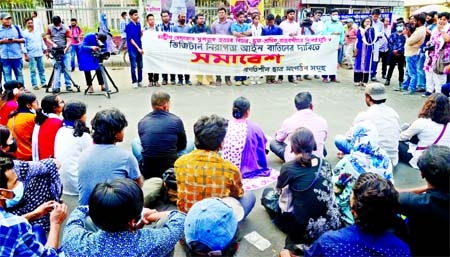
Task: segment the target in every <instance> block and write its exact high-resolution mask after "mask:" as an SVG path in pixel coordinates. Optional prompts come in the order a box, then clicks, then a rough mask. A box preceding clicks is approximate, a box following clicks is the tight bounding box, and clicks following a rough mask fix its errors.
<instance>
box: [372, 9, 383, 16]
mask: <svg viewBox="0 0 450 257" xmlns="http://www.w3.org/2000/svg"><path fill="white" fill-rule="evenodd" d="M371 14H372V15H374V14H376V15H380V14H381V11H380V9H373V10H372V12H371Z"/></svg>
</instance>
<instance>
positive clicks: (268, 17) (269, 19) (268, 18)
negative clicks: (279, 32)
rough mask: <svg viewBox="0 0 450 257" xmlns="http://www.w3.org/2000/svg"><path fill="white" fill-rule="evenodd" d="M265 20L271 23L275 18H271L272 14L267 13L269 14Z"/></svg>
mask: <svg viewBox="0 0 450 257" xmlns="http://www.w3.org/2000/svg"><path fill="white" fill-rule="evenodd" d="M266 20H268V21H273V20H275V17H274V16H273V14H271V13H269V14H268V15H267V16H266Z"/></svg>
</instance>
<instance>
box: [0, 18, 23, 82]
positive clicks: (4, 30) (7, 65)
mask: <svg viewBox="0 0 450 257" xmlns="http://www.w3.org/2000/svg"><path fill="white" fill-rule="evenodd" d="M1 18H2V20H3V24H2V26H1V27H0V55H1V57H2V64H3V73H4V75H5V81H10V80H11V79H12V72H14V76H15V77H16V80H18V81H20V82H22V83H23V74H22V68H23V62H22V47H21V44H22V43H25V39H24V38H23V37H22V33H21V32H20V28H19V27H17V26H16V25H13V24H12V22H11V15H9V14H7V13H4V14H2V16H1Z"/></svg>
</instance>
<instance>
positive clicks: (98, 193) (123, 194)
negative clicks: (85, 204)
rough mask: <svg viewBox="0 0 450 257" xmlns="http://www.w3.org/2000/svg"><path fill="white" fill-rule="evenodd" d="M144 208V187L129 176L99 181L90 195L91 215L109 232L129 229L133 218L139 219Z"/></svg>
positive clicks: (101, 227) (96, 223)
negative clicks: (110, 180) (128, 177)
mask: <svg viewBox="0 0 450 257" xmlns="http://www.w3.org/2000/svg"><path fill="white" fill-rule="evenodd" d="M143 208H144V195H143V193H142V189H141V188H140V187H139V185H138V184H137V183H136V182H135V181H133V180H131V179H127V178H124V179H116V180H113V181H112V182H105V183H99V184H97V185H96V186H95V187H94V190H93V191H92V193H91V195H90V196H89V215H90V216H91V218H92V221H93V222H94V224H95V225H96V226H98V227H99V228H100V229H102V230H104V231H107V232H120V231H127V230H128V223H129V222H130V221H131V220H132V219H134V220H135V222H138V221H139V219H140V217H141V212H142V209H143Z"/></svg>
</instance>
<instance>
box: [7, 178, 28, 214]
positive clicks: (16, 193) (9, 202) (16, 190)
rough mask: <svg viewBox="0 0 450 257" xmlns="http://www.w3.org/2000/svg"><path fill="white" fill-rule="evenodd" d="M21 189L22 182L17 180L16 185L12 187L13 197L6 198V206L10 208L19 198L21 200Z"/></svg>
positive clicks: (22, 189)
mask: <svg viewBox="0 0 450 257" xmlns="http://www.w3.org/2000/svg"><path fill="white" fill-rule="evenodd" d="M23 191H24V188H23V183H22V182H20V181H17V186H16V187H15V188H14V189H13V192H14V198H13V199H7V200H6V208H11V207H14V206H16V205H17V204H18V203H19V202H20V200H22V197H23Z"/></svg>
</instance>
